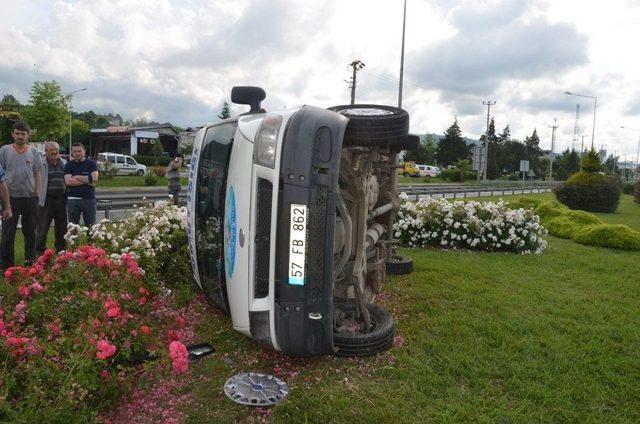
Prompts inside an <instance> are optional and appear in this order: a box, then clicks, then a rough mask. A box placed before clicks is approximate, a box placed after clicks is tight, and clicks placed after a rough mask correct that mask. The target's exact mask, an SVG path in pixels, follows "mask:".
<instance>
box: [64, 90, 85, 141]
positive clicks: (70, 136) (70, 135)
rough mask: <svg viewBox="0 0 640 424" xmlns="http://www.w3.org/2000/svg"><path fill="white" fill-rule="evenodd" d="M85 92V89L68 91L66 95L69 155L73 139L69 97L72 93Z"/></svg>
mask: <svg viewBox="0 0 640 424" xmlns="http://www.w3.org/2000/svg"><path fill="white" fill-rule="evenodd" d="M86 90H87V89H86V88H81V89H80V90H73V91H70V92H69V93H68V94H67V98H68V99H69V153H71V144H72V143H73V137H72V132H73V130H72V126H71V125H72V122H73V118H72V117H71V108H72V106H71V98H72V96H71V95H72V94H73V93H79V92H81V91H86Z"/></svg>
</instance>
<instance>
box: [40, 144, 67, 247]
mask: <svg viewBox="0 0 640 424" xmlns="http://www.w3.org/2000/svg"><path fill="white" fill-rule="evenodd" d="M44 149H45V161H44V170H43V172H42V177H41V178H42V184H41V187H42V193H41V194H40V196H39V199H38V204H39V206H40V208H39V210H38V231H37V233H38V234H37V237H36V252H37V253H38V254H39V255H41V254H42V253H43V252H44V251H45V249H46V248H47V234H48V233H49V227H50V226H51V221H52V220H53V228H54V232H55V236H56V238H55V243H54V246H55V248H56V252H59V251H61V250H65V248H66V242H65V239H64V235H65V233H66V232H67V186H66V185H65V183H64V165H65V163H66V162H65V160H64V159H62V158H61V157H60V146H59V145H58V143H56V142H55V141H47V143H46V144H45V146H44Z"/></svg>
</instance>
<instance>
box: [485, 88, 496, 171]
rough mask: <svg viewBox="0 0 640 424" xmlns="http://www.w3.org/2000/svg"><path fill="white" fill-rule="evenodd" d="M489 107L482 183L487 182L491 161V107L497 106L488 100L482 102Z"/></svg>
mask: <svg viewBox="0 0 640 424" xmlns="http://www.w3.org/2000/svg"><path fill="white" fill-rule="evenodd" d="M482 104H483V105H486V106H487V133H486V136H485V139H484V166H483V167H482V181H487V162H488V161H489V119H490V117H491V106H493V105H495V104H496V102H495V101H491V100H487V101H483V102H482Z"/></svg>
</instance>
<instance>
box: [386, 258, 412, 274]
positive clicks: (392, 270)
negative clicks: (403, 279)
mask: <svg viewBox="0 0 640 424" xmlns="http://www.w3.org/2000/svg"><path fill="white" fill-rule="evenodd" d="M386 266H387V274H391V275H406V274H411V272H412V271H413V259H411V258H407V257H406V256H400V255H393V256H392V257H391V260H387V261H386Z"/></svg>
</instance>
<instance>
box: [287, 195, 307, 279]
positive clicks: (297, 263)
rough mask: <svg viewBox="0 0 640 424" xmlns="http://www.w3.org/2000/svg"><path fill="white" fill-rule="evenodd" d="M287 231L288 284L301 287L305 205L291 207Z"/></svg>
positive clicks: (304, 244) (304, 254)
mask: <svg viewBox="0 0 640 424" xmlns="http://www.w3.org/2000/svg"><path fill="white" fill-rule="evenodd" d="M289 230H290V231H289V284H291V285H294V286H303V285H304V263H305V258H306V255H307V254H306V249H307V205H295V204H292V205H291V224H290V227H289Z"/></svg>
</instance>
